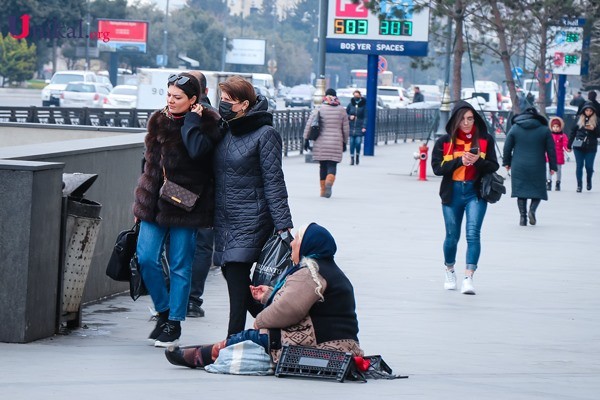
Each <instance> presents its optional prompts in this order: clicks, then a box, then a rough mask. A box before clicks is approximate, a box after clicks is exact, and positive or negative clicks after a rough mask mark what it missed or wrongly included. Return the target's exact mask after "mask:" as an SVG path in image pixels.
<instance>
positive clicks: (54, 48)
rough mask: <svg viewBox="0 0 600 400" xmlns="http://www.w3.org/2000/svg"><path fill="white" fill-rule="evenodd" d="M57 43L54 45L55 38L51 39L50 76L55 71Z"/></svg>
mask: <svg viewBox="0 0 600 400" xmlns="http://www.w3.org/2000/svg"><path fill="white" fill-rule="evenodd" d="M57 47H58V46H57V45H56V38H55V39H52V76H54V73H55V72H56V63H57V61H58V54H57V53H58V49H57Z"/></svg>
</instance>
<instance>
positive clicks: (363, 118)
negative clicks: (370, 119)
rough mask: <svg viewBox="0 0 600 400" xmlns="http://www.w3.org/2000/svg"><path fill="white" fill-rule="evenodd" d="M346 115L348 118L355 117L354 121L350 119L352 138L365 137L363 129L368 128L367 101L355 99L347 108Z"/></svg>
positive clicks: (361, 98) (362, 98)
mask: <svg viewBox="0 0 600 400" xmlns="http://www.w3.org/2000/svg"><path fill="white" fill-rule="evenodd" d="M346 113H347V114H348V116H351V115H354V119H350V136H365V133H364V132H363V128H366V127H367V99H365V98H364V97H360V98H358V99H357V98H355V97H353V98H352V100H350V103H349V104H348V105H347V106H346Z"/></svg>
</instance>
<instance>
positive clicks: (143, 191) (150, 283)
mask: <svg viewBox="0 0 600 400" xmlns="http://www.w3.org/2000/svg"><path fill="white" fill-rule="evenodd" d="M199 91H200V86H199V85H198V82H197V80H196V78H194V77H193V76H191V75H189V74H185V73H182V74H180V75H172V76H171V77H170V78H169V83H168V88H167V106H166V107H165V108H164V109H162V110H159V111H156V112H155V113H154V114H152V116H151V117H150V120H149V121H148V134H147V135H146V138H145V140H144V141H145V145H146V151H145V154H144V160H145V164H144V172H143V173H142V175H141V176H140V178H139V181H138V185H137V187H136V189H135V201H134V204H133V214H134V216H135V218H136V220H137V221H141V223H140V234H139V238H138V243H137V249H136V252H137V257H138V261H139V264H140V270H141V274H142V277H143V279H144V283H145V284H146V287H147V288H148V291H149V293H150V296H151V297H152V301H153V303H154V308H155V310H156V311H157V312H158V319H157V323H156V327H155V328H154V330H153V331H152V333H151V334H150V336H149V339H150V340H152V341H153V342H154V345H155V346H157V347H167V346H170V345H175V344H177V342H178V340H179V337H180V335H181V325H180V323H181V321H184V320H185V316H186V309H187V302H188V296H189V292H190V280H191V271H192V261H193V257H194V250H195V232H196V229H198V228H200V227H210V226H212V221H213V214H214V181H213V170H212V148H213V147H214V145H215V144H216V143H217V142H218V141H219V140H220V139H221V133H220V130H219V121H220V119H221V118H220V116H219V115H218V114H217V113H216V112H215V111H208V112H205V113H204V114H203V116H202V121H203V126H204V129H203V135H204V136H205V137H206V138H207V140H206V141H207V143H212V145H211V146H207V147H205V148H204V149H203V150H202V152H201V153H200V155H199V157H197V158H196V159H192V158H190V156H189V155H188V152H187V150H186V148H185V146H184V144H183V141H182V139H181V127H182V125H183V121H184V118H185V119H187V115H188V114H195V112H190V110H193V111H195V110H196V109H197V107H198V105H197V104H196V101H197V99H198V94H199ZM163 175H166V177H167V178H168V179H169V180H170V181H172V182H174V183H176V184H178V185H180V186H182V187H184V188H186V189H188V190H190V191H192V192H194V193H196V194H199V195H200V198H199V199H198V201H197V202H196V205H195V207H194V208H193V209H192V210H191V211H190V212H187V211H185V210H183V209H181V208H179V207H176V206H174V205H172V204H170V203H168V202H166V201H164V200H162V199H160V198H159V190H160V187H161V186H162V184H163V180H164V176H163ZM167 235H168V236H169V251H168V254H169V274H170V288H167V286H166V285H165V279H164V273H163V267H162V264H161V254H162V251H163V246H164V243H165V239H166V237H167Z"/></svg>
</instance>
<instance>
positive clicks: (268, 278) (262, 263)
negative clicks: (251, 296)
mask: <svg viewBox="0 0 600 400" xmlns="http://www.w3.org/2000/svg"><path fill="white" fill-rule="evenodd" d="M291 243H292V235H291V234H290V233H289V232H288V231H285V232H282V233H281V234H277V233H276V232H275V233H273V235H271V237H270V238H269V239H268V240H267V243H265V245H264V246H263V248H262V250H261V252H260V256H259V257H258V261H257V262H256V266H255V267H254V272H253V274H252V285H253V286H259V285H267V286H275V283H277V280H278V279H279V277H280V276H281V275H282V274H283V273H284V272H285V271H286V270H287V269H288V268H289V267H290V266H291V265H292V260H291V255H292V246H291Z"/></svg>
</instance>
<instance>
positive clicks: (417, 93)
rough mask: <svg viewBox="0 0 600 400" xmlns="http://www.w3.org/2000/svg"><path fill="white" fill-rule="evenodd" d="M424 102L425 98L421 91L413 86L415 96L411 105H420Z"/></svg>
mask: <svg viewBox="0 0 600 400" xmlns="http://www.w3.org/2000/svg"><path fill="white" fill-rule="evenodd" d="M424 101H425V96H423V93H421V89H420V88H419V87H418V86H415V94H414V96H413V103H422V102H424Z"/></svg>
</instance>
